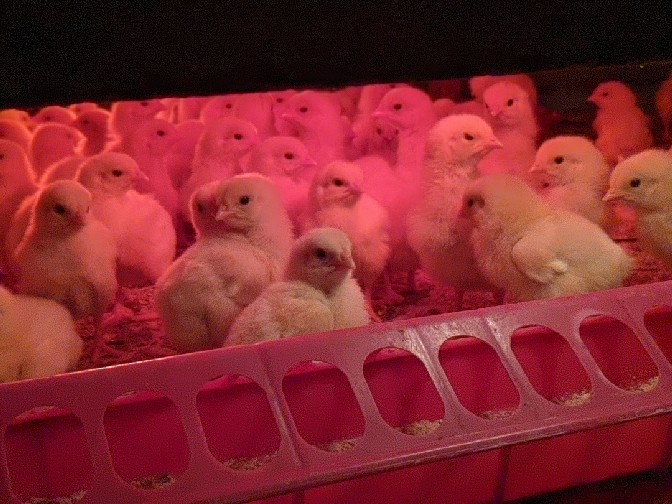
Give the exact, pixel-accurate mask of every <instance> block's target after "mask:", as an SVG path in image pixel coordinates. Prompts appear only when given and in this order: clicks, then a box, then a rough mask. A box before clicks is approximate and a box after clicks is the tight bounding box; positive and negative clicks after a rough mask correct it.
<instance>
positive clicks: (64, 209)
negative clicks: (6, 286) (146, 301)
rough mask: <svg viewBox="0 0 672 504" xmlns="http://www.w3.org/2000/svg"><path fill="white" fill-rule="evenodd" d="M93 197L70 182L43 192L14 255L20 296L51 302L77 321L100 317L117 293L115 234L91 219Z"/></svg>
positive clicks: (59, 183) (36, 202)
mask: <svg viewBox="0 0 672 504" xmlns="http://www.w3.org/2000/svg"><path fill="white" fill-rule="evenodd" d="M90 207H91V193H90V192H89V191H88V190H87V189H85V188H84V187H83V186H82V185H81V184H79V183H78V182H75V181H72V180H60V181H57V182H53V183H52V184H50V185H48V186H46V187H44V188H43V189H42V190H41V191H40V193H39V195H38V196H37V198H36V200H35V204H34V206H33V209H32V212H31V220H30V225H29V227H28V231H27V232H26V236H25V237H24V238H23V240H22V241H21V243H20V244H19V246H18V247H17V250H16V253H15V260H16V263H17V264H18V266H19V270H20V280H19V284H18V290H19V292H20V293H22V294H30V295H35V296H41V297H46V298H49V299H53V300H54V301H57V302H59V303H61V304H62V305H64V306H65V307H67V308H68V309H69V310H70V313H71V314H72V316H73V317H74V318H75V319H80V318H83V317H87V316H93V317H94V318H95V319H96V320H99V319H100V318H101V317H102V314H103V313H104V312H105V310H106V309H107V307H108V306H109V305H110V304H111V302H112V300H113V299H114V296H115V293H116V291H117V280H116V274H115V264H116V257H117V250H116V244H115V240H114V237H113V236H112V233H111V232H110V231H109V230H108V229H107V228H106V227H105V225H103V224H102V223H101V222H99V221H98V220H96V219H95V218H93V217H92V216H91V215H90Z"/></svg>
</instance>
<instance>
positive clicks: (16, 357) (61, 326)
mask: <svg viewBox="0 0 672 504" xmlns="http://www.w3.org/2000/svg"><path fill="white" fill-rule="evenodd" d="M82 347H83V344H82V340H81V338H80V337H79V335H78V334H77V331H76V330H75V324H74V322H73V320H72V316H71V315H70V313H69V312H68V310H66V309H65V308H64V307H63V306H61V305H60V304H58V303H56V302H54V301H52V300H50V299H43V298H39V297H32V296H21V295H14V294H12V293H11V292H9V291H8V290H7V289H5V288H4V287H1V286H0V383H4V382H9V381H15V380H25V379H28V378H42V377H47V376H52V375H56V374H60V373H64V372H66V371H68V370H71V369H73V368H74V367H75V366H76V364H77V361H78V360H79V357H80V356H81V354H82Z"/></svg>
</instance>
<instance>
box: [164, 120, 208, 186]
mask: <svg viewBox="0 0 672 504" xmlns="http://www.w3.org/2000/svg"><path fill="white" fill-rule="evenodd" d="M175 129H177V134H178V139H177V142H175V143H174V144H173V146H172V147H171V149H170V152H168V154H167V155H166V170H167V171H168V173H169V174H170V180H171V181H172V182H173V187H175V189H177V190H179V189H180V188H182V186H183V185H184V184H185V182H186V181H187V179H188V178H189V176H190V175H191V165H192V163H193V162H194V155H195V152H196V145H197V144H198V140H199V139H200V138H201V135H202V134H203V130H204V129H205V125H204V124H203V123H202V122H201V121H198V120H195V119H189V120H187V121H183V122H181V123H180V124H177V125H176V126H175Z"/></svg>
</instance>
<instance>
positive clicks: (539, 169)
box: [530, 163, 546, 173]
mask: <svg viewBox="0 0 672 504" xmlns="http://www.w3.org/2000/svg"><path fill="white" fill-rule="evenodd" d="M545 171H546V170H544V168H543V167H541V166H539V165H538V164H536V163H535V164H533V165H532V166H531V167H530V173H543V172H545Z"/></svg>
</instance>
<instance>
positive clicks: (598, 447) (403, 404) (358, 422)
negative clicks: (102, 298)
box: [0, 282, 672, 504]
mask: <svg viewBox="0 0 672 504" xmlns="http://www.w3.org/2000/svg"><path fill="white" fill-rule="evenodd" d="M671 296H672V282H665V283H659V284H650V285H641V286H634V287H628V288H622V289H617V290H612V291H608V292H601V293H595V294H590V295H585V296H579V297H575V298H566V299H558V300H553V301H548V302H532V303H521V304H515V305H505V306H498V307H493V308H487V309H482V310H478V311H472V312H463V313H455V314H447V315H441V316H436V317H430V318H424V319H416V320H410V321H400V322H396V323H389V324H380V325H376V326H371V327H367V328H362V329H358V330H352V331H343V332H339V333H328V334H315V335H311V336H307V337H300V338H294V339H290V340H286V341H282V342H270V343H264V344H259V345H254V346H246V347H236V348H229V349H222V350H215V351H208V352H200V353H195V354H190V355H182V356H177V357H169V358H163V359H157V360H153V361H146V362H140V363H134V364H127V365H121V366H115V367H110V368H105V369H97V370H90V371H84V372H78V373H72V374H68V375H62V376H57V377H54V378H51V379H41V380H30V381H24V382H17V383H8V384H4V385H2V386H0V404H2V407H1V408H0V422H1V425H2V438H1V439H2V442H1V443H0V502H2V503H20V502H26V501H29V500H30V499H31V498H32V497H45V498H56V497H68V496H72V501H73V502H75V501H77V499H79V498H81V500H79V502H81V503H82V504H86V503H112V502H114V503H118V504H126V503H128V504H131V503H140V502H156V503H180V504H184V503H192V502H194V503H195V502H242V501H254V500H257V501H258V502H264V503H297V502H304V503H320V504H323V503H330V502H333V503H336V502H385V503H411V502H422V503H425V504H429V503H434V502H436V503H443V502H452V503H466V502H489V501H495V502H496V501H506V500H512V499H517V498H521V497H525V496H530V495H534V494H538V493H541V492H549V491H552V490H556V489H560V488H564V487H567V486H571V485H578V484H582V483H587V482H592V481H597V480H601V479H604V478H607V477H611V476H615V475H622V474H627V473H632V472H636V471H642V470H647V469H654V468H664V467H667V466H668V465H669V463H670V456H671V453H672V423H671V419H672V416H671V415H672V387H671V383H672V367H671V366H670V362H671V361H672V343H671V342H672V308H670V307H669V306H667V305H666V302H667V300H669V299H671ZM133 392H135V393H133ZM49 406H52V407H54V408H44V407H49ZM35 408H41V409H37V410H36V409H35Z"/></svg>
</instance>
